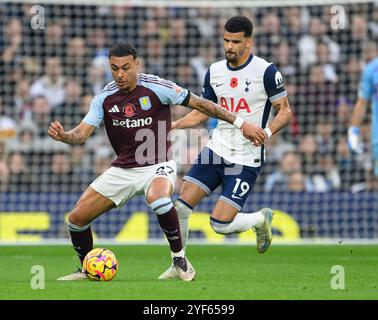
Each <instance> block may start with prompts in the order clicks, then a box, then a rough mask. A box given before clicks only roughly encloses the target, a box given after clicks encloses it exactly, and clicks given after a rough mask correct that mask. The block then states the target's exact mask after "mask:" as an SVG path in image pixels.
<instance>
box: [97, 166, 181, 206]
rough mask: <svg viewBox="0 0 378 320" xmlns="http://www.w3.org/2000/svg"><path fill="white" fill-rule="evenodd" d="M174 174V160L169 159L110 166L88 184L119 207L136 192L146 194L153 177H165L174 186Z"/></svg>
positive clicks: (175, 174)
mask: <svg viewBox="0 0 378 320" xmlns="http://www.w3.org/2000/svg"><path fill="white" fill-rule="evenodd" d="M176 176H177V166H176V162H175V161H173V160H171V161H168V162H162V163H158V164H154V165H151V166H146V167H136V168H119V167H111V168H109V169H108V170H106V171H105V172H104V173H103V174H102V175H101V176H99V177H98V178H97V179H96V180H95V181H93V182H92V183H91V185H90V186H91V187H92V188H93V189H94V190H96V191H97V192H98V193H100V194H101V195H103V196H104V197H106V198H108V199H110V200H112V201H113V202H114V203H115V204H116V206H117V207H121V206H123V205H124V204H125V203H126V202H127V201H129V200H130V199H131V198H132V197H134V196H135V195H136V194H143V193H144V194H146V192H147V190H148V187H149V186H150V184H151V182H152V180H154V179H155V178H159V177H164V178H167V179H168V180H169V181H170V182H171V184H172V187H173V188H174V186H175V183H176Z"/></svg>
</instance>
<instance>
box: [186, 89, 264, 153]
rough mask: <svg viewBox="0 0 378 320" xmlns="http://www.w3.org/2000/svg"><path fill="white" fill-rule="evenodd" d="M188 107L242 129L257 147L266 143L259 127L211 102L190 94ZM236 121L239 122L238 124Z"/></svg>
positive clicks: (245, 135)
mask: <svg viewBox="0 0 378 320" xmlns="http://www.w3.org/2000/svg"><path fill="white" fill-rule="evenodd" d="M187 105H188V106H189V107H191V108H193V109H196V110H198V111H200V112H202V113H204V114H206V115H208V116H209V117H213V118H218V119H220V120H223V121H226V122H228V123H231V124H233V125H235V126H236V127H237V128H240V129H242V132H243V135H244V137H245V138H246V139H248V140H251V141H252V143H253V144H254V145H255V146H261V145H262V144H263V143H264V139H265V135H264V131H263V129H261V128H260V127H259V126H258V125H255V124H253V123H249V122H247V121H244V122H243V120H242V119H240V117H236V116H234V115H233V114H232V113H230V112H228V111H227V110H226V109H224V108H222V107H221V106H219V105H217V104H216V103H214V102H212V101H210V100H207V99H204V98H200V97H198V96H196V95H195V94H193V93H190V98H189V101H188V103H187ZM235 120H237V121H236V123H235ZM240 120H241V121H242V123H241V124H240V125H239V124H237V122H239V121H240Z"/></svg>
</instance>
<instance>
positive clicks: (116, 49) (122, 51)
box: [109, 42, 137, 59]
mask: <svg viewBox="0 0 378 320" xmlns="http://www.w3.org/2000/svg"><path fill="white" fill-rule="evenodd" d="M130 55H131V56H133V58H134V59H135V58H136V57H137V51H136V49H135V47H134V46H133V45H132V44H130V43H126V42H118V43H116V44H115V45H113V46H112V47H111V48H110V50H109V58H110V57H111V56H114V57H126V56H130Z"/></svg>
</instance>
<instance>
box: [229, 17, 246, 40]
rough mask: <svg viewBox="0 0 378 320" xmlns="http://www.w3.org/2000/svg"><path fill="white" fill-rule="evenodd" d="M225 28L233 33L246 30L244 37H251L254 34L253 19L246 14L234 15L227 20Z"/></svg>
mask: <svg viewBox="0 0 378 320" xmlns="http://www.w3.org/2000/svg"><path fill="white" fill-rule="evenodd" d="M224 29H225V30H226V31H227V32H231V33H237V32H244V37H250V36H252V32H253V25H252V22H251V20H249V19H248V18H247V17H245V16H234V17H231V18H230V19H228V20H227V22H226V24H225V25H224Z"/></svg>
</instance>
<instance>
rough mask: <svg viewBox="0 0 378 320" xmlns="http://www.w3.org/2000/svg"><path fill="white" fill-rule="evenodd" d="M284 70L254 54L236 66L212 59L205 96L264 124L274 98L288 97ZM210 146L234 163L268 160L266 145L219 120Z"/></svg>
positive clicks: (255, 164) (249, 163) (248, 118)
mask: <svg viewBox="0 0 378 320" xmlns="http://www.w3.org/2000/svg"><path fill="white" fill-rule="evenodd" d="M286 95H287V92H286V90H285V87H284V84H283V79H282V75H281V73H280V72H279V71H278V69H277V68H276V66H275V65H274V64H272V63H269V62H267V61H265V60H264V59H261V58H259V57H257V56H255V55H250V57H249V59H248V61H247V62H246V63H245V64H244V65H242V66H239V67H237V68H232V67H231V66H229V65H228V64H227V61H226V60H222V61H218V62H215V63H213V64H212V65H211V66H210V68H209V70H208V71H207V73H206V76H205V80H204V84H203V89H202V96H203V97H204V98H206V99H209V100H211V101H213V102H215V103H218V104H219V105H221V106H222V107H223V108H225V109H227V110H228V111H229V112H231V113H233V114H234V115H238V116H240V117H242V118H243V119H245V120H246V121H248V122H251V123H254V124H257V125H258V126H260V127H261V128H265V127H267V125H268V122H269V120H270V118H271V111H272V110H271V109H272V108H271V106H272V102H274V101H275V100H277V99H280V98H282V97H285V96H286ZM207 147H208V148H210V149H211V150H213V151H214V152H215V153H217V154H218V155H220V156H221V157H223V158H224V159H226V160H227V161H229V162H231V163H236V164H242V165H246V166H250V167H259V166H261V165H262V163H263V162H264V160H265V151H264V146H262V147H255V146H254V145H253V144H252V142H251V141H250V140H248V139H246V138H244V136H243V134H242V132H241V130H240V129H237V128H235V127H234V126H233V125H232V124H229V123H227V122H225V121H222V120H219V121H218V125H217V127H216V128H215V129H214V130H213V134H212V138H211V139H210V140H209V142H208V144H207Z"/></svg>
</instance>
